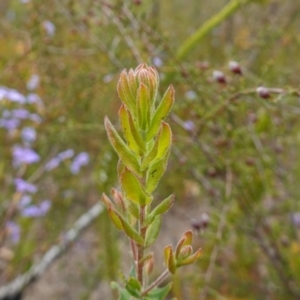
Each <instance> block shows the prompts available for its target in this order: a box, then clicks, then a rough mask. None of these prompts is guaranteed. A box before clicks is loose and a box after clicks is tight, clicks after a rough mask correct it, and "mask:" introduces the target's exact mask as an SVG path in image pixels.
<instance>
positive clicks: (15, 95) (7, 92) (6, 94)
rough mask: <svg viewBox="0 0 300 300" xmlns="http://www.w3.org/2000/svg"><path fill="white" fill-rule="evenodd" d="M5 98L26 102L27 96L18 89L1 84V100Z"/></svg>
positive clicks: (21, 102)
mask: <svg viewBox="0 0 300 300" xmlns="http://www.w3.org/2000/svg"><path fill="white" fill-rule="evenodd" d="M3 99H6V100H8V101H11V102H17V103H20V104H24V103H26V97H25V96H24V95H22V94H21V93H19V92H18V91H17V90H14V89H9V88H7V87H4V86H0V101H1V100H3Z"/></svg>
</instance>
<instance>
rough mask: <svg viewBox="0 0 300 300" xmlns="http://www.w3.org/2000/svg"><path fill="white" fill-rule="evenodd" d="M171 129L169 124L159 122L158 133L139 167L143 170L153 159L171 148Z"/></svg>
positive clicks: (158, 157)
mask: <svg viewBox="0 0 300 300" xmlns="http://www.w3.org/2000/svg"><path fill="white" fill-rule="evenodd" d="M171 144H172V131H171V128H170V126H169V124H167V123H165V122H161V125H160V129H159V133H158V135H157V136H156V139H155V143H154V145H153V147H152V148H151V150H150V151H149V153H148V154H147V155H146V157H145V158H144V159H143V162H142V165H141V169H142V171H143V170H145V169H146V168H147V167H148V166H149V164H150V163H151V162H153V161H154V160H155V159H156V160H157V159H160V158H162V157H163V156H164V155H165V154H166V153H167V152H168V151H169V149H170V148H171Z"/></svg>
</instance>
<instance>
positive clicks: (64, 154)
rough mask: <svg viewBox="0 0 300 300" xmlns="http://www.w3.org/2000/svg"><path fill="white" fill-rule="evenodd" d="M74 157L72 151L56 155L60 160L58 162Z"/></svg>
mask: <svg viewBox="0 0 300 300" xmlns="http://www.w3.org/2000/svg"><path fill="white" fill-rule="evenodd" d="M73 156H74V150H73V149H68V150H66V151H63V152H60V153H59V154H58V155H57V158H58V159H59V160H60V161H63V160H66V159H68V158H71V157H73Z"/></svg>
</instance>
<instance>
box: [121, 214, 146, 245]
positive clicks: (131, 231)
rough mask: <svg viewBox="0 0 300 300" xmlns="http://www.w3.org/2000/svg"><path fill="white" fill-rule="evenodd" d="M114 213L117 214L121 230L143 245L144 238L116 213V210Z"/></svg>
mask: <svg viewBox="0 0 300 300" xmlns="http://www.w3.org/2000/svg"><path fill="white" fill-rule="evenodd" d="M116 214H117V215H118V217H119V219H120V221H121V224H122V227H123V230H124V231H125V232H126V234H127V235H128V236H129V237H130V238H131V239H133V240H135V241H136V242H137V243H138V244H140V245H143V244H144V240H143V238H142V237H141V236H140V234H139V233H138V232H137V231H136V230H135V229H134V228H133V227H132V226H131V225H130V224H129V223H128V222H127V221H126V220H125V219H124V218H123V217H122V216H121V215H120V214H119V213H118V212H116Z"/></svg>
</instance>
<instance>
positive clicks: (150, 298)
mask: <svg viewBox="0 0 300 300" xmlns="http://www.w3.org/2000/svg"><path fill="white" fill-rule="evenodd" d="M172 285H173V282H169V283H168V284H167V285H166V286H164V287H162V288H155V289H153V290H151V291H150V292H149V293H148V294H147V296H146V297H145V300H164V299H165V298H166V297H167V295H168V294H169V292H170V291H171V288H172Z"/></svg>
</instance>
